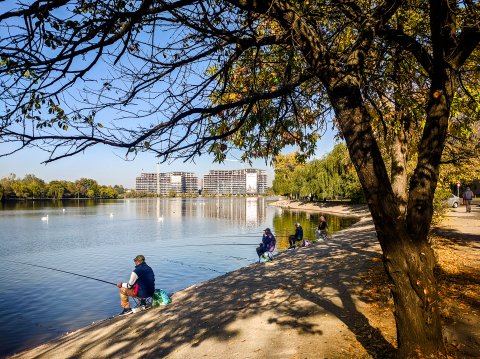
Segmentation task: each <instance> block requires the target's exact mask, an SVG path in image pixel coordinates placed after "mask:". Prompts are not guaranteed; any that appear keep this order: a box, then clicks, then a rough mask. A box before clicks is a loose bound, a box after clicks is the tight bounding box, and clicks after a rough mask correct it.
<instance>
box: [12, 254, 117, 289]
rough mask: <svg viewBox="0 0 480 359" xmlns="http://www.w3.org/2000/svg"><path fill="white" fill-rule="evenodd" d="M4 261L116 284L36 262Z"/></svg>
mask: <svg viewBox="0 0 480 359" xmlns="http://www.w3.org/2000/svg"><path fill="white" fill-rule="evenodd" d="M4 261H6V262H12V263H20V264H25V265H27V266H32V267H38V268H45V269H50V270H54V271H57V272H62V273H67V274H72V275H76V276H78V277H83V278H88V279H93V280H96V281H99V282H103V283H107V284H111V285H114V286H117V285H116V284H115V283H112V282H107V281H106V280H103V279H98V278H93V277H89V276H88V275H83V274H77V273H73V272H68V271H65V270H61V269H56V268H52V267H46V266H41V265H38V264H31V263H26V262H18V261H11V260H8V259H4Z"/></svg>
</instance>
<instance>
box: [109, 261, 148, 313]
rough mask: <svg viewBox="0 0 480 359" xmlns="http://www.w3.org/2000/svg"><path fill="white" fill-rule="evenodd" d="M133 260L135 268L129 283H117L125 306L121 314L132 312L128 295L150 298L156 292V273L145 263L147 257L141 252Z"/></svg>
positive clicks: (122, 304)
mask: <svg viewBox="0 0 480 359" xmlns="http://www.w3.org/2000/svg"><path fill="white" fill-rule="evenodd" d="M133 261H134V262H135V268H134V269H133V272H132V274H131V275H130V280H129V281H128V282H127V283H122V282H118V283H117V287H118V288H120V305H121V306H122V308H123V311H122V312H121V313H120V314H128V313H131V312H132V309H131V308H130V302H129V301H128V297H139V298H148V297H151V296H152V295H153V293H154V292H155V274H154V273H153V270H152V268H150V267H149V266H148V265H147V263H145V257H144V256H143V255H141V254H139V255H138V256H136V257H135V258H134V259H133Z"/></svg>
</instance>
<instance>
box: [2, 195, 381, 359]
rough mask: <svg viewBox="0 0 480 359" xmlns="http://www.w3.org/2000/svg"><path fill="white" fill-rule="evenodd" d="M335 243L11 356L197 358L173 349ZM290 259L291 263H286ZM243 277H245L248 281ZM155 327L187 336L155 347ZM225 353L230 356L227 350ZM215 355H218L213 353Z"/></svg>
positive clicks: (361, 211) (360, 209)
mask: <svg viewBox="0 0 480 359" xmlns="http://www.w3.org/2000/svg"><path fill="white" fill-rule="evenodd" d="M270 205H274V206H279V207H285V208H290V209H299V210H302V211H319V210H320V211H323V212H325V213H327V212H328V213H332V214H338V215H345V216H353V217H362V215H363V216H365V214H366V213H368V210H367V209H366V206H352V208H351V210H349V208H348V206H346V205H338V204H335V205H333V206H332V205H328V206H319V205H314V204H311V203H309V204H305V203H303V202H292V201H285V200H280V201H276V202H272V203H270ZM287 205H288V207H287ZM365 228H366V229H367V232H369V234H368V236H369V237H371V238H374V236H373V237H372V232H371V231H372V230H373V227H372V226H371V223H369V218H361V220H360V221H359V222H357V223H356V224H354V225H353V226H352V227H350V228H347V229H345V230H342V231H339V232H337V233H335V234H334V235H332V236H331V237H332V239H331V241H335V240H336V239H335V238H337V237H342V235H344V233H345V232H351V231H354V232H355V231H358V230H359V229H360V230H365ZM332 244H333V243H332ZM330 247H331V246H326V245H323V244H318V245H317V244H316V245H314V246H311V247H308V248H302V249H300V250H296V251H294V252H293V253H292V251H283V252H280V253H279V254H277V255H276V257H275V259H274V261H273V262H270V263H267V264H258V263H252V264H250V265H248V266H246V267H242V268H240V269H237V270H234V271H232V272H229V273H226V274H223V275H220V276H218V277H215V278H213V279H210V280H208V281H206V282H201V283H198V284H195V285H192V286H190V287H187V288H185V289H182V290H180V291H178V292H176V293H174V294H173V295H172V303H171V304H169V305H168V306H165V307H160V308H152V309H150V310H148V311H145V312H140V313H136V314H133V315H129V316H124V317H116V318H106V319H103V320H100V321H97V322H94V323H92V324H91V325H88V326H86V327H83V328H80V329H78V330H75V331H73V332H69V333H67V334H64V335H63V336H60V337H58V338H56V339H53V340H52V341H49V342H46V343H44V344H41V345H39V346H36V347H33V348H29V349H26V350H24V351H22V352H19V353H16V354H12V355H11V356H10V357H12V358H31V357H35V358H42V357H45V358H47V357H52V355H56V356H57V355H59V356H60V357H71V356H76V357H85V358H93V357H109V356H113V355H115V356H120V357H127V356H128V357H145V356H146V357H148V356H150V355H151V356H152V357H158V356H161V357H165V355H167V356H168V357H178V358H180V357H187V358H188V357H191V358H194V357H197V355H196V354H194V353H192V354H191V355H192V356H190V354H188V353H186V352H184V350H181V351H180V352H182V353H183V354H182V355H180V356H177V354H174V353H176V352H179V348H178V346H179V345H180V346H182V347H192V348H193V347H196V346H197V345H196V344H197V343H200V342H202V341H203V340H202V339H201V337H203V336H205V335H207V332H208V330H210V328H215V327H217V328H218V327H219V326H221V325H218V324H217V321H218V320H219V318H218V317H220V318H221V317H222V314H223V316H225V315H226V316H227V317H228V316H232V315H235V314H236V313H237V311H240V312H242V311H244V310H246V311H248V312H249V311H251V310H253V311H254V312H255V309H254V308H253V307H252V306H253V305H254V303H257V304H258V305H261V303H262V302H263V301H264V300H265V299H267V298H270V296H271V295H272V293H263V295H261V296H259V297H258V298H256V296H254V298H253V302H252V301H246V299H247V298H249V297H251V296H252V295H251V293H249V290H250V289H251V288H252V287H256V286H257V285H258V278H261V277H262V276H263V275H265V273H264V272H265V270H266V269H267V268H268V269H270V268H272V269H273V268H275V267H281V266H283V265H284V264H285V267H284V268H278V270H279V271H280V272H285V274H287V272H291V270H290V269H288V267H289V266H291V265H294V263H296V262H298V261H299V259H301V261H302V262H309V263H310V262H311V263H310V264H309V265H314V262H315V261H313V262H312V260H313V259H314V256H310V255H309V257H310V258H305V256H306V255H307V254H308V253H310V252H314V251H320V252H329V251H331V250H332V248H330ZM375 252H376V251H375ZM375 255H376V254H375ZM286 261H287V262H289V263H284V262H286ZM297 264H298V263H297ZM297 264H295V266H297ZM244 280H246V283H245V282H244ZM237 281H240V282H242V285H234V283H236V284H238V282H237ZM225 283H227V284H225ZM226 285H227V286H228V288H230V289H229V290H225V289H224V288H222V287H225V286H226ZM282 286H283V285H281V284H280V283H277V284H276V285H275V286H274V287H275V288H270V289H269V291H273V292H275V293H276V292H281V294H280V293H279V294H280V295H281V296H287V297H290V295H291V294H289V293H288V291H287V292H286V291H285V289H284V288H282ZM209 293H214V294H213V298H215V300H213V298H209V295H208V294H209ZM274 297H276V295H274ZM199 298H202V304H201V305H199V304H198V301H199ZM241 298H243V299H241ZM238 301H240V302H238ZM218 303H222V304H223V305H224V306H225V308H224V309H225V310H221V311H219V312H218V313H216V311H217V309H216V308H217V307H218ZM225 303H228V304H225ZM247 308H248V309H247ZM178 312H179V313H178ZM204 312H205V313H210V312H212V313H210V315H208V318H205V316H204V315H203V314H202V313H204ZM220 312H224V313H220ZM267 312H268V311H267ZM157 317H158V318H157ZM260 317H262V315H260ZM231 319H232V318H230V319H227V318H224V319H220V321H221V322H230V321H231ZM322 319H323V318H322ZM250 320H254V321H256V319H255V316H254V317H252V318H250ZM203 321H205V323H204V324H202V323H201V322H203ZM212 321H213V322H212ZM130 322H133V323H130ZM183 322H186V323H185V324H187V325H186V327H185V328H183V329H182V328H180V327H179V326H178V323H183ZM233 322H235V320H233ZM128 324H133V326H136V325H137V324H138V325H139V327H140V328H143V329H140V328H139V329H138V330H135V334H136V335H140V336H141V337H144V340H145V341H147V342H148V343H150V344H147V345H145V344H144V343H143V342H142V343H139V344H141V346H142V347H143V348H142V350H140V351H138V349H139V348H136V345H134V344H133V342H135V340H134V338H133V337H132V336H131V334H129V333H127V332H125V331H124V330H123V329H122V327H124V325H128ZM263 324H265V323H263ZM147 328H148V329H147ZM151 328H157V329H158V330H159V331H160V332H159V333H158V335H159V336H160V337H162V338H170V335H169V334H168V332H170V331H173V332H174V333H176V335H178V334H179V333H181V335H180V336H181V337H185V338H184V339H187V338H188V339H187V340H182V343H179V342H175V340H174V341H173V343H171V344H170V345H162V348H157V347H156V345H154V343H156V342H157V339H153V338H154V337H156V335H154V334H153V332H152V329H151ZM167 329H168V330H167ZM125 340H126V341H128V342H130V341H132V340H133V342H132V343H130V344H129V345H127V347H125V346H122V345H119V344H118V343H117V344H115V343H116V342H117V341H119V342H124V341H125ZM332 340H333V338H332ZM241 343H242V342H241ZM243 343H247V344H248V341H246V340H245V341H243ZM131 345H133V346H134V347H135V348H136V349H133V348H129V347H130V346H131ZM244 345H245V344H244ZM147 348H149V350H146V349H147ZM187 351H188V349H187ZM194 352H195V351H194ZM224 354H225V355H228V354H227V353H224ZM213 357H216V356H215V355H213Z"/></svg>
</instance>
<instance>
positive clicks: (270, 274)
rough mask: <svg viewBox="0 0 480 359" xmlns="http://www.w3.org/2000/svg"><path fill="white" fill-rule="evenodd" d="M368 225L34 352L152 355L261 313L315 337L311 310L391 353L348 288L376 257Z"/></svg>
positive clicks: (373, 352) (225, 334)
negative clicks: (170, 301) (358, 308)
mask: <svg viewBox="0 0 480 359" xmlns="http://www.w3.org/2000/svg"><path fill="white" fill-rule="evenodd" d="M372 231H373V229H372V226H371V223H367V226H365V223H364V222H363V223H358V224H356V225H355V226H353V228H351V229H348V230H345V231H343V232H342V233H341V234H339V235H338V236H336V238H338V239H336V238H333V241H331V242H330V243H329V244H328V245H315V246H313V247H309V248H303V249H300V250H295V251H285V252H284V253H281V254H279V255H278V257H277V258H276V259H275V260H274V261H273V262H272V263H269V264H267V265H265V264H252V265H251V266H249V267H247V268H244V269H240V270H237V271H234V272H231V273H228V274H226V275H222V276H220V277H217V278H215V279H213V280H210V281H208V282H205V283H202V284H199V285H197V286H193V287H190V288H187V289H186V290H184V291H181V292H179V293H177V294H175V295H174V296H173V303H172V304H170V305H169V306H167V307H163V308H160V309H157V308H154V309H151V310H149V311H147V312H143V313H140V314H135V315H132V316H127V317H120V318H116V319H114V320H112V321H106V322H103V323H99V324H97V325H95V326H93V327H89V328H87V329H86V330H80V331H78V332H75V333H72V334H71V335H70V336H67V337H64V338H60V339H58V340H56V341H53V342H52V343H50V344H49V345H48V346H46V347H45V348H44V350H43V351H42V352H41V355H44V356H49V357H52V356H54V355H58V353H59V352H60V353H64V355H68V356H69V357H73V358H74V357H82V356H89V351H95V352H96V353H100V356H109V357H126V356H128V357H144V358H145V357H151V358H160V357H165V356H168V355H169V354H171V353H173V352H174V351H176V350H177V349H178V348H179V347H181V346H184V345H186V344H187V345H191V346H193V347H195V346H198V345H200V344H201V343H202V342H203V341H205V340H207V339H211V338H214V339H215V340H216V341H220V342H221V341H227V340H231V339H232V338H235V337H236V336H238V335H239V332H238V330H235V329H231V328H230V329H229V326H230V325H231V324H233V323H234V322H236V321H238V320H242V319H248V318H252V317H254V316H258V315H262V314H263V315H265V313H267V315H268V320H267V321H268V323H269V324H272V325H277V326H280V327H283V328H288V329H294V330H296V331H297V332H298V333H299V334H300V335H302V334H309V335H314V336H316V337H318V340H320V338H321V336H322V335H324V333H323V332H322V330H321V328H319V325H318V321H317V322H315V321H313V319H312V315H315V314H318V313H328V315H332V316H334V317H336V318H337V319H338V320H340V321H341V322H343V323H344V324H345V325H346V326H347V327H348V329H349V330H350V331H351V333H353V335H354V336H355V338H356V340H357V341H358V343H359V344H360V345H361V346H363V348H364V349H365V351H366V352H367V353H368V354H369V355H370V356H372V357H375V358H380V357H381V358H389V357H393V356H394V352H395V349H394V347H393V346H392V344H391V343H389V342H388V341H387V340H386V339H385V338H384V337H383V335H382V333H381V332H380V331H379V330H378V329H377V328H374V327H372V326H371V325H370V324H369V321H368V319H367V318H366V317H365V316H364V315H363V314H362V313H361V312H359V311H358V310H357V306H356V304H355V298H354V294H353V293H354V286H355V284H354V283H353V282H354V281H353V280H352V279H353V277H355V276H356V275H357V274H358V273H359V271H361V270H363V269H364V267H365V265H366V263H368V262H369V260H371V258H373V257H378V249H377V247H375V243H374V242H375V240H374V237H375V236H374V235H373V233H372ZM341 240H342V241H344V243H341V242H340V241H341ZM252 345H254V344H253V343H252ZM73 351H74V352H73ZM37 354H38V353H37ZM312 354H313V353H312Z"/></svg>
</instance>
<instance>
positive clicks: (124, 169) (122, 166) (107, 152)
mask: <svg viewBox="0 0 480 359" xmlns="http://www.w3.org/2000/svg"><path fill="white" fill-rule="evenodd" d="M334 145H335V143H334V139H333V133H332V132H327V134H326V135H325V137H324V138H322V139H321V140H320V141H319V142H318V147H317V154H316V156H315V157H317V158H318V157H321V156H323V155H324V154H326V153H328V152H329V151H331V150H332V149H333V146H334ZM293 150H294V149H293V148H289V149H285V150H284V153H289V152H292V151H293ZM124 155H125V152H122V151H119V150H117V149H113V148H111V147H107V146H96V147H94V148H92V149H90V150H87V151H86V152H85V153H83V154H78V155H76V156H73V157H69V158H64V159H61V160H58V161H55V162H53V163H49V164H47V165H45V164H42V163H41V162H42V161H44V160H45V159H47V153H46V152H43V151H42V150H40V149H37V148H32V149H25V150H22V151H20V152H17V153H15V154H13V155H10V156H8V157H0V178H1V177H5V176H7V175H9V174H10V173H15V174H16V175H17V177H24V176H25V175H26V174H34V175H35V176H37V177H39V178H41V179H43V180H45V181H47V182H49V181H52V180H68V181H75V180H77V179H80V178H82V177H85V178H92V179H94V180H96V181H97V182H98V183H99V184H102V185H115V184H118V185H123V186H124V187H126V188H134V187H135V177H137V176H139V175H140V173H141V172H142V170H143V171H144V172H156V171H157V160H156V158H155V156H154V155H153V154H148V153H141V154H139V155H138V156H137V158H135V159H134V160H132V161H125V160H124V157H125V156H124ZM245 166H246V165H244V164H241V163H239V162H237V161H226V162H225V163H224V164H218V163H215V164H213V160H212V157H210V156H202V157H200V158H198V159H197V160H196V163H191V162H187V163H183V162H181V161H175V162H173V163H170V164H168V163H163V164H160V172H171V171H186V172H194V173H196V174H197V175H198V176H199V177H201V176H203V175H204V174H206V173H207V172H208V170H211V169H241V168H244V167H245ZM253 167H254V168H258V169H264V170H267V175H268V182H269V185H270V184H271V181H272V180H273V169H272V168H271V167H270V166H267V165H266V164H265V161H264V160H256V161H255V162H254V166H253Z"/></svg>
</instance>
